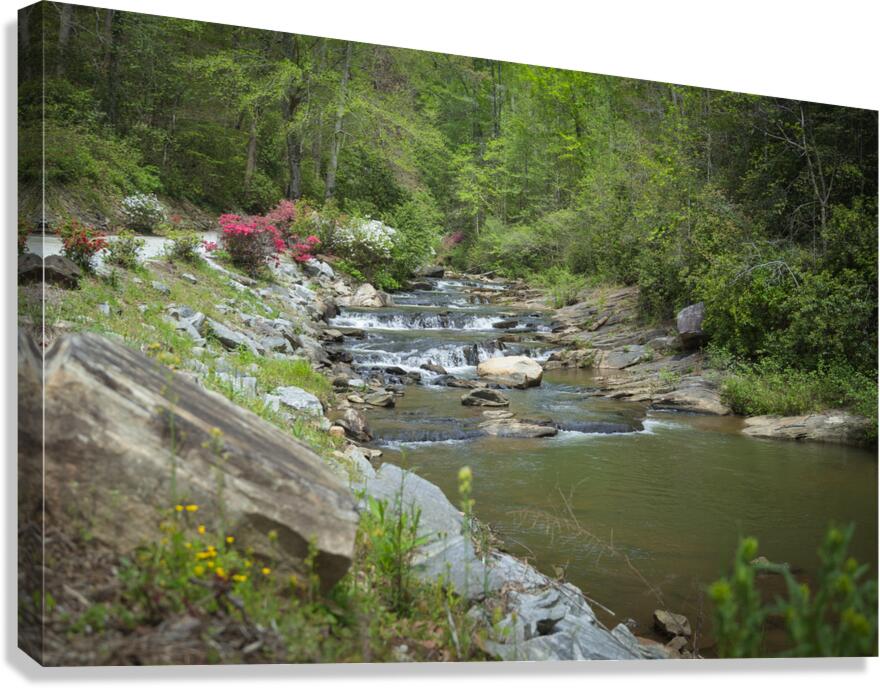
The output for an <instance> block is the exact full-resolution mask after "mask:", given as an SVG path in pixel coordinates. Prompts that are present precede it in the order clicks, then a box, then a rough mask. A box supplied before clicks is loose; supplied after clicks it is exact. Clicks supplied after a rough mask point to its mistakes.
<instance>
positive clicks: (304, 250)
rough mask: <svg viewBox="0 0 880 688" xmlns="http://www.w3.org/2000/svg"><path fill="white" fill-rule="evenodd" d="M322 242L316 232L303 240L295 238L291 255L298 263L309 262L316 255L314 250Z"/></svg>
mask: <svg viewBox="0 0 880 688" xmlns="http://www.w3.org/2000/svg"><path fill="white" fill-rule="evenodd" d="M320 243H321V240H320V239H319V238H318V237H316V236H315V235H314V234H312V235H311V236H307V237H306V238H305V239H304V240H303V241H299V240H295V242H294V244H293V248H292V249H291V255H292V256H293V259H294V260H295V261H296V262H297V263H308V262H309V261H310V260H312V259H313V258H314V257H315V255H314V253H313V252H314V250H315V249H316V248H317V247H318V245H319V244H320Z"/></svg>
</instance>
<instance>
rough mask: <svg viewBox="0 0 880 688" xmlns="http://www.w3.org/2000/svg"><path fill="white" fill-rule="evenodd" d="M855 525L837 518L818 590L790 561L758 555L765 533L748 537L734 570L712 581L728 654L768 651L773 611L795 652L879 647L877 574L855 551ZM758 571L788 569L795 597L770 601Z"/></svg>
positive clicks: (823, 551)
mask: <svg viewBox="0 0 880 688" xmlns="http://www.w3.org/2000/svg"><path fill="white" fill-rule="evenodd" d="M853 530H854V527H853V526H852V525H850V526H848V527H846V528H838V527H835V526H831V527H830V528H829V529H828V532H827V534H826V535H825V540H824V542H823V543H822V546H821V547H820V549H819V561H820V569H819V573H818V576H817V580H816V589H815V592H812V591H811V590H810V588H809V586H808V585H807V584H806V583H798V581H797V580H796V579H795V577H794V576H793V575H792V573H791V571H790V570H789V567H788V566H787V565H780V564H760V563H753V561H754V559H755V557H756V556H757V554H758V541H757V540H755V539H754V538H744V539H743V540H741V541H740V543H739V547H738V549H737V552H736V557H735V559H734V563H733V574H732V575H731V576H730V577H729V578H722V579H720V580H718V581H716V582H715V583H713V584H712V586H711V587H710V588H709V596H710V597H711V599H712V601H713V602H714V603H715V610H714V616H715V634H716V636H717V639H718V654H719V656H720V657H760V656H766V654H767V653H766V651H765V650H764V648H763V634H764V627H765V625H766V624H767V622H768V621H769V619H770V618H771V617H772V616H778V617H780V618H781V619H782V620H783V623H784V628H785V631H786V634H787V636H788V645H789V648H788V649H787V650H786V651H785V652H784V653H783V655H785V656H793V657H853V656H862V657H864V656H870V655H876V654H877V582H876V580H873V579H872V577H871V575H870V568H869V566H868V565H859V563H858V562H857V561H856V560H855V559H853V558H852V557H850V556H848V553H847V552H848V549H849V544H850V542H851V540H852V535H853ZM758 571H768V572H772V573H777V574H779V575H781V576H783V578H784V580H785V583H786V588H787V592H788V598H787V599H785V598H781V597H780V598H777V600H776V601H775V602H774V603H772V604H764V603H763V602H762V600H761V595H760V592H759V591H758V590H757V588H756V586H755V575H756V572H758Z"/></svg>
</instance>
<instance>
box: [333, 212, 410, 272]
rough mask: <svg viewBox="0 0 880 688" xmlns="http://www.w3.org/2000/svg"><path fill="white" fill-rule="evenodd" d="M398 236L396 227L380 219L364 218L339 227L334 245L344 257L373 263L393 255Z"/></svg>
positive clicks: (359, 261)
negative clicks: (392, 251)
mask: <svg viewBox="0 0 880 688" xmlns="http://www.w3.org/2000/svg"><path fill="white" fill-rule="evenodd" d="M396 236H397V230H396V229H394V228H393V227H389V226H388V225H386V224H385V223H383V222H380V221H379V220H363V221H360V222H351V223H350V224H348V225H346V226H343V227H337V229H336V231H335V232H334V234H333V245H334V248H335V250H336V252H337V253H338V254H339V255H340V256H342V257H343V258H347V259H348V260H351V261H354V262H355V263H373V262H376V261H380V260H387V259H388V258H390V257H391V250H392V249H393V248H394V242H395V239H396Z"/></svg>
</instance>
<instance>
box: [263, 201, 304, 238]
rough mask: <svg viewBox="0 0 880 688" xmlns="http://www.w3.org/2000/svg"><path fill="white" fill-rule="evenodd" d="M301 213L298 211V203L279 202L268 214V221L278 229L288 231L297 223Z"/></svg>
mask: <svg viewBox="0 0 880 688" xmlns="http://www.w3.org/2000/svg"><path fill="white" fill-rule="evenodd" d="M299 215H300V213H299V212H298V211H297V208H296V203H294V202H293V201H289V200H287V199H284V200H283V201H279V203H278V205H276V206H275V207H274V208H272V210H270V211H269V212H268V213H266V220H268V221H269V222H270V223H271V224H272V225H273V226H275V227H278V228H279V229H280V230H281V231H287V230H289V229H290V226H291V225H292V224H293V223H294V222H296V220H297V218H298V217H299Z"/></svg>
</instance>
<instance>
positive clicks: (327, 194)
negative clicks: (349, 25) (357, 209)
mask: <svg viewBox="0 0 880 688" xmlns="http://www.w3.org/2000/svg"><path fill="white" fill-rule="evenodd" d="M351 51H352V46H351V42H350V41H349V42H348V43H346V44H345V64H344V65H343V67H342V79H341V80H340V82H339V93H338V99H337V101H336V125H335V126H334V127H333V144H332V145H331V147H330V162H329V163H328V165H327V182H326V184H325V185H324V200H329V199H331V198H333V194H334V193H336V168H337V166H338V165H339V151H340V149H341V148H342V139H343V137H344V136H345V134H344V133H343V131H342V121H343V119H344V118H345V100H346V98H347V97H348V80H349V78H350V76H351Z"/></svg>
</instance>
